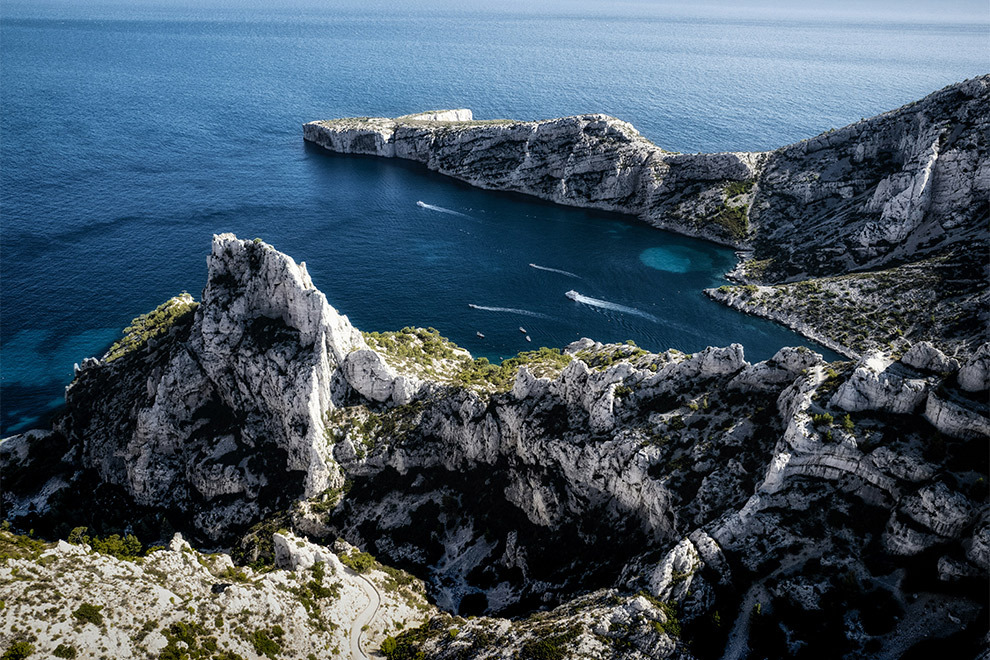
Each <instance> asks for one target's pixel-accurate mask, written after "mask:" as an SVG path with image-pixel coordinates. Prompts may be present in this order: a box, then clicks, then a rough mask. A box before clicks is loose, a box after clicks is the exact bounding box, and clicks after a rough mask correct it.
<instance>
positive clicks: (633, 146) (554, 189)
mask: <svg viewBox="0 0 990 660" xmlns="http://www.w3.org/2000/svg"><path fill="white" fill-rule="evenodd" d="M457 112H460V113H461V115H458V116H468V115H469V111H457ZM433 114H434V113H421V114H419V115H407V116H405V117H399V118H397V119H384V118H374V119H338V120H333V121H317V122H311V123H309V124H306V125H305V126H304V127H303V137H304V138H305V139H306V140H308V141H310V142H313V143H314V144H318V145H320V146H322V147H324V148H326V149H328V150H330V151H334V152H338V153H348V154H367V155H374V156H383V157H386V158H405V159H408V160H414V161H417V162H420V163H423V164H424V165H426V166H427V167H428V168H430V169H431V170H435V171H437V172H440V173H441V174H446V175H448V176H452V177H455V178H457V179H461V180H462V181H466V182H468V183H470V184H472V185H475V186H478V187H480V188H487V189H491V190H509V191H513V192H520V193H525V194H528V195H534V196H536V197H539V198H541V199H547V200H551V201H554V202H557V203H559V204H565V205H568V206H581V207H587V208H597V209H604V210H608V211H618V212H621V213H629V214H631V215H636V216H640V217H642V218H644V219H645V220H647V221H648V222H650V223H651V224H653V225H655V226H658V227H667V228H674V229H677V230H679V231H682V232H685V233H689V234H692V235H697V236H703V237H705V238H709V239H712V240H716V241H719V242H722V243H728V244H732V245H741V244H742V242H743V241H744V240H745V238H746V235H745V231H744V230H742V227H743V224H744V223H743V224H740V225H739V226H738V227H737V226H735V225H732V224H731V223H727V222H722V223H721V224H720V223H719V222H718V221H716V222H712V221H711V219H710V217H709V216H716V215H718V213H719V212H721V210H722V209H724V208H725V204H726V202H725V195H726V194H725V192H724V189H725V187H726V186H727V184H729V183H732V182H751V181H752V180H753V179H754V178H755V177H756V176H757V174H758V172H759V170H760V168H761V165H762V163H763V162H764V160H765V155H763V154H750V153H723V154H699V155H688V154H673V153H670V152H667V151H664V150H663V149H660V148H659V147H657V146H656V145H654V144H653V143H652V142H650V141H649V140H647V139H646V138H644V137H643V136H642V135H640V134H639V133H638V132H637V131H636V130H635V129H634V128H633V127H632V126H631V125H630V124H628V123H626V122H624V121H620V120H618V119H615V118H614V117H609V116H606V115H580V116H577V117H564V118H562V119H553V120H548V121H539V122H510V121H472V120H471V119H470V117H468V118H467V119H462V120H454V119H451V115H449V114H442V115H441V116H442V118H440V119H437V120H433V119H431V116H432V115H433ZM747 191H748V188H747ZM746 194H748V192H747V193H746ZM730 197H732V198H735V197H739V195H730ZM745 198H746V197H745V194H743V196H742V197H740V198H739V199H740V203H743V202H742V201H741V200H743V199H745ZM742 213H743V215H745V209H743V210H742Z"/></svg>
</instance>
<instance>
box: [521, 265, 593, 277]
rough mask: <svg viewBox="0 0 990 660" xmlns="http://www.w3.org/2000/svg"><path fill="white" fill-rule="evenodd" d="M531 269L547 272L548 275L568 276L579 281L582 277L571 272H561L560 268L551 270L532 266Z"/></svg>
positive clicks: (545, 267)
mask: <svg viewBox="0 0 990 660" xmlns="http://www.w3.org/2000/svg"><path fill="white" fill-rule="evenodd" d="M529 267H530V268H535V269H536V270H545V271H547V272H548V273H559V274H561V275H567V277H576V278H577V279H581V276H580V275H575V274H574V273H572V272H570V271H566V270H560V269H559V268H549V267H547V266H537V265H536V264H530V265H529Z"/></svg>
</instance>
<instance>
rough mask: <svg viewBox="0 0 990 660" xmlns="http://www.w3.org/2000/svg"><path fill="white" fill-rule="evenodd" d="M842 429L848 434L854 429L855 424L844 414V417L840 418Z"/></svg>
mask: <svg viewBox="0 0 990 660" xmlns="http://www.w3.org/2000/svg"><path fill="white" fill-rule="evenodd" d="M842 428H844V429H845V430H846V431H849V432H850V433H852V431H853V429H855V428H856V424H854V423H853V421H852V417H850V416H849V414H848V413H846V415H845V416H844V417H843V418H842Z"/></svg>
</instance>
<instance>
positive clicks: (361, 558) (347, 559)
mask: <svg viewBox="0 0 990 660" xmlns="http://www.w3.org/2000/svg"><path fill="white" fill-rule="evenodd" d="M340 563H342V564H343V565H344V566H346V567H347V568H349V569H351V570H352V571H354V572H355V573H367V572H368V571H370V570H371V569H373V568H374V567H375V558H374V556H373V555H371V554H369V553H367V552H359V551H354V552H351V553H350V554H345V555H341V556H340Z"/></svg>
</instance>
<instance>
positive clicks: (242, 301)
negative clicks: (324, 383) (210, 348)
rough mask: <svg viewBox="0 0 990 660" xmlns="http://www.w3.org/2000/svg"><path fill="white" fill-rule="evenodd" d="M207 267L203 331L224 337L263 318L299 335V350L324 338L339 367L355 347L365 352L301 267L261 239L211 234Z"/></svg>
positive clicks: (357, 335) (352, 330) (357, 336)
mask: <svg viewBox="0 0 990 660" xmlns="http://www.w3.org/2000/svg"><path fill="white" fill-rule="evenodd" d="M207 265H208V269H209V276H208V278H209V279H208V281H207V284H206V289H205V290H204V291H203V329H204V331H205V332H207V333H210V332H229V331H231V330H232V329H234V328H236V327H238V326H243V325H244V324H245V322H247V321H250V320H253V319H257V318H261V317H264V318H269V319H273V320H281V321H282V322H283V323H284V324H285V325H286V326H288V327H289V328H292V329H294V330H298V331H299V334H300V343H302V344H303V345H312V344H313V343H314V342H316V341H317V340H319V339H320V338H321V336H326V339H327V340H328V343H329V344H330V348H331V349H332V351H333V354H334V357H335V358H336V359H337V361H338V362H340V361H342V360H343V358H344V357H345V356H346V355H347V354H348V353H349V352H351V351H352V350H354V349H355V348H363V347H364V340H363V339H362V337H361V333H360V332H359V331H358V330H357V329H355V328H354V327H353V326H352V325H351V324H350V322H349V321H348V320H347V317H346V316H343V315H341V314H338V313H337V310H335V309H334V308H333V307H331V306H330V304H329V303H327V299H326V297H325V296H324V295H323V293H321V292H320V291H318V290H317V289H316V287H315V286H313V281H312V279H310V276H309V273H308V272H307V271H306V264H305V263H299V264H297V263H296V262H295V261H294V260H293V259H292V257H290V256H288V255H286V254H283V253H282V252H279V251H278V250H276V249H275V248H273V247H272V246H271V245H269V244H267V243H265V242H264V241H262V240H261V239H259V238H256V239H254V240H253V241H245V240H240V239H238V238H237V237H236V236H234V235H233V234H218V235H215V236H214V237H213V249H212V251H211V253H210V256H209V258H208V259H207ZM326 331H329V332H328V334H326V335H325V333H326Z"/></svg>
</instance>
